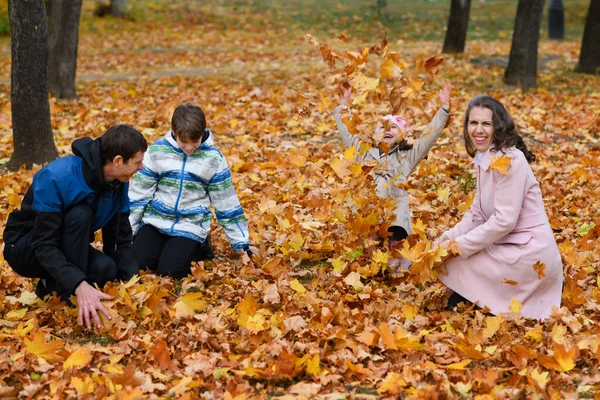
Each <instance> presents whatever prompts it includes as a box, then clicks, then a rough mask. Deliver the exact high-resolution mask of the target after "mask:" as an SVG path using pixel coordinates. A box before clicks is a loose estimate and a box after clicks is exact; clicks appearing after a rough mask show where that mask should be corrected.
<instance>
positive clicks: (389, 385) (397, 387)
mask: <svg viewBox="0 0 600 400" xmlns="http://www.w3.org/2000/svg"><path fill="white" fill-rule="evenodd" d="M407 385H408V383H407V382H406V381H405V380H404V378H402V375H400V374H399V373H397V372H388V374H387V375H386V377H385V379H384V380H383V382H382V383H381V386H379V388H378V389H377V392H378V393H389V394H393V395H397V394H400V393H402V391H403V390H404V388H405V387H406V386H407Z"/></svg>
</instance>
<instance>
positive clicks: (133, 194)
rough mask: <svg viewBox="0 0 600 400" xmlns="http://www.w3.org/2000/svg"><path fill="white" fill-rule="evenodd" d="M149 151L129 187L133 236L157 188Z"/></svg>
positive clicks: (154, 170) (156, 176)
mask: <svg viewBox="0 0 600 400" xmlns="http://www.w3.org/2000/svg"><path fill="white" fill-rule="evenodd" d="M151 147H152V146H151ZM150 150H151V149H148V151H147V152H146V154H144V161H143V168H142V169H141V170H140V171H138V172H137V173H136V174H135V175H134V177H133V181H132V182H131V185H130V186H129V207H130V211H129V212H130V214H129V223H130V228H131V230H132V233H133V235H135V234H136V233H137V231H138V229H139V228H140V223H141V222H142V217H143V216H144V211H145V210H146V207H147V206H148V204H149V203H150V201H151V200H152V199H153V198H154V193H155V192H156V188H157V187H158V180H159V174H158V172H157V171H156V169H155V167H154V165H153V162H152V156H151V151H150Z"/></svg>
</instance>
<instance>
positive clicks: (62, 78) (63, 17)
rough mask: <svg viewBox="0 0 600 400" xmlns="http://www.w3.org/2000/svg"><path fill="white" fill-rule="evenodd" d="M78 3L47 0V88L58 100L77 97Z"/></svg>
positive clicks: (78, 1)
mask: <svg viewBox="0 0 600 400" xmlns="http://www.w3.org/2000/svg"><path fill="white" fill-rule="evenodd" d="M81 3H82V0H48V10H49V15H48V17H49V19H48V26H49V37H48V43H49V45H50V58H49V60H48V89H50V93H52V95H53V96H55V97H59V98H62V99H72V98H76V97H77V92H76V91H75V73H76V70H77V45H78V42H79V17H80V16H81Z"/></svg>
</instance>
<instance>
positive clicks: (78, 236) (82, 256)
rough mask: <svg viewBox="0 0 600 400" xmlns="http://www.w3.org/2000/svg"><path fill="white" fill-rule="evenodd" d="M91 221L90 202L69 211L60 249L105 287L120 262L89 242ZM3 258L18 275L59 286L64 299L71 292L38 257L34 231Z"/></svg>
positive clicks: (5, 252)
mask: <svg viewBox="0 0 600 400" xmlns="http://www.w3.org/2000/svg"><path fill="white" fill-rule="evenodd" d="M92 220H93V213H92V209H91V207H90V206H88V205H87V204H78V205H75V206H73V207H71V208H70V209H69V210H67V211H66V212H65V214H64V219H63V224H62V237H61V240H60V250H61V251H62V252H63V254H64V255H65V256H66V258H67V261H69V262H70V263H72V264H73V265H75V266H76V267H78V268H79V269H81V270H82V271H83V273H84V274H85V276H86V277H87V281H89V282H91V283H96V284H98V286H99V287H102V286H104V284H105V283H106V282H108V281H111V280H114V279H115V278H116V276H117V264H116V263H115V261H114V260H113V259H112V258H110V257H109V256H107V255H105V254H104V253H102V252H101V251H99V250H96V249H95V248H93V247H92V246H91V245H90V243H89V239H90V237H91V235H92V233H93V232H92ZM4 258H5V259H6V261H7V262H8V264H9V265H10V266H11V267H12V269H13V270H14V271H15V272H16V273H17V274H19V275H21V276H25V277H27V278H42V279H45V280H46V281H47V283H46V286H47V287H50V288H56V292H57V294H58V295H59V296H60V297H61V298H63V300H66V299H68V298H69V296H70V295H71V293H66V290H65V288H64V287H62V286H61V285H60V277H57V278H58V279H56V280H55V279H54V277H52V276H51V275H50V274H49V273H48V271H46V269H45V268H44V267H43V266H42V265H41V264H40V262H39V261H38V260H37V258H36V257H35V254H34V251H33V247H32V246H31V232H29V233H28V234H26V235H25V236H23V237H22V238H21V239H19V240H18V241H17V242H16V243H14V244H12V245H11V246H9V247H7V248H6V249H5V250H4Z"/></svg>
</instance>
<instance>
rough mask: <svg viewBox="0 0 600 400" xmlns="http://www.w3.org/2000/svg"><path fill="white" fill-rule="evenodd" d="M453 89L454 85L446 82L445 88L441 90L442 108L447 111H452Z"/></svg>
mask: <svg viewBox="0 0 600 400" xmlns="http://www.w3.org/2000/svg"><path fill="white" fill-rule="evenodd" d="M451 89H452V85H450V81H446V82H444V88H443V89H441V90H440V103H441V104H442V107H443V108H445V109H446V110H448V111H450V90H451Z"/></svg>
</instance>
